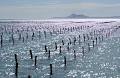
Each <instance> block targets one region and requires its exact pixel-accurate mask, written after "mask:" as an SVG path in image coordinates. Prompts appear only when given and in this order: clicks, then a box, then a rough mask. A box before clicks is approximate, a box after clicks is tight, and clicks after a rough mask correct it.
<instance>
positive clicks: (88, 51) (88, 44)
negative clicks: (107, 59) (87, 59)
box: [88, 43, 90, 52]
mask: <svg viewBox="0 0 120 78" xmlns="http://www.w3.org/2000/svg"><path fill="white" fill-rule="evenodd" d="M89 51H90V44H89V43H88V52H89Z"/></svg>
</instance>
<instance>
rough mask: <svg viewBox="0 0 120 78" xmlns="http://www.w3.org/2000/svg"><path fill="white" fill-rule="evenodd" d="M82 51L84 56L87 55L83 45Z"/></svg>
mask: <svg viewBox="0 0 120 78" xmlns="http://www.w3.org/2000/svg"><path fill="white" fill-rule="evenodd" d="M82 53H83V56H84V55H85V51H84V47H82Z"/></svg>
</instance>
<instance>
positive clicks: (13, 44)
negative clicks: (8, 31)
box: [12, 34, 14, 45]
mask: <svg viewBox="0 0 120 78" xmlns="http://www.w3.org/2000/svg"><path fill="white" fill-rule="evenodd" d="M12 42H13V45H14V37H13V34H12Z"/></svg>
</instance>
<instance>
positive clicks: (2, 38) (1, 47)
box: [1, 35, 3, 48]
mask: <svg viewBox="0 0 120 78" xmlns="http://www.w3.org/2000/svg"><path fill="white" fill-rule="evenodd" d="M2 46H3V38H2V35H1V48H2Z"/></svg>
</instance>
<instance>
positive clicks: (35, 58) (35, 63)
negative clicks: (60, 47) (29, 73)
mask: <svg viewBox="0 0 120 78" xmlns="http://www.w3.org/2000/svg"><path fill="white" fill-rule="evenodd" d="M36 66H37V56H35V67H36Z"/></svg>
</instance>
